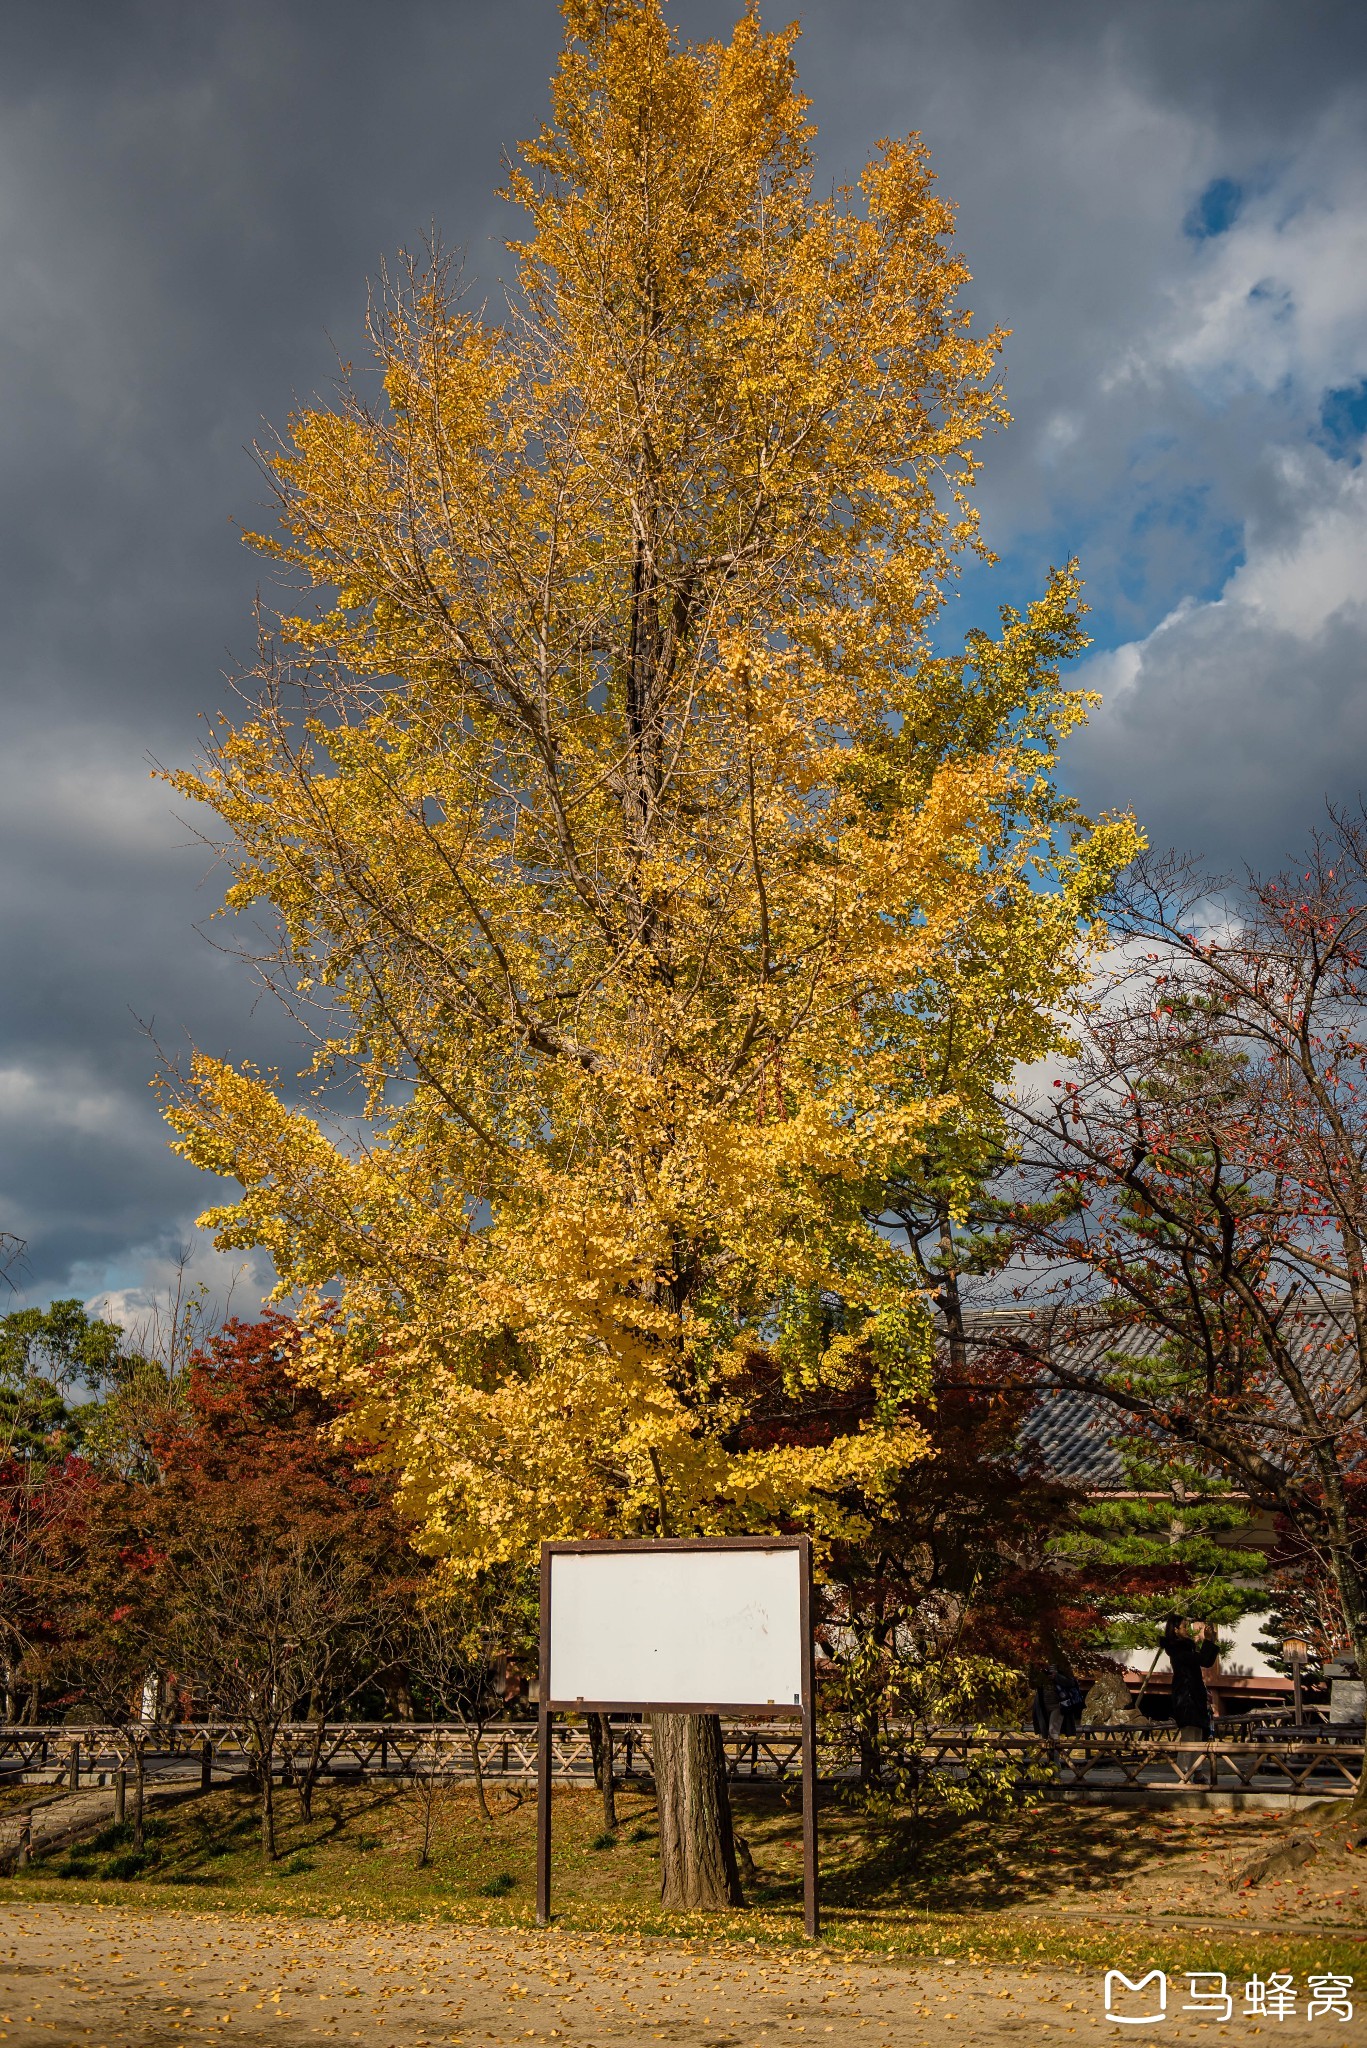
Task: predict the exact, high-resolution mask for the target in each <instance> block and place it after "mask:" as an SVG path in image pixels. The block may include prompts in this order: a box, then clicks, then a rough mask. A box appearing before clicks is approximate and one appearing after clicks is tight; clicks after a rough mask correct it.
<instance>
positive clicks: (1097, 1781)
mask: <svg viewBox="0 0 1367 2048" xmlns="http://www.w3.org/2000/svg"><path fill="white" fill-rule="evenodd" d="M1227 1727H1228V1724H1226V1729H1222V1730H1221V1731H1220V1732H1219V1734H1218V1735H1217V1737H1216V1739H1215V1740H1214V1741H1211V1742H1198V1743H1181V1742H1178V1741H1177V1740H1176V1739H1175V1732H1169V1733H1168V1734H1166V1735H1165V1734H1164V1733H1163V1731H1162V1730H1161V1729H1155V1730H1154V1731H1153V1732H1150V1731H1149V1730H1148V1729H1140V1730H1136V1729H1134V1728H1130V1727H1119V1728H1091V1729H1086V1730H1084V1731H1083V1732H1082V1733H1081V1734H1079V1735H1076V1736H1073V1737H1070V1738H1066V1739H1064V1738H1060V1739H1059V1740H1057V1741H1050V1740H1048V1739H1045V1738H1041V1737H1040V1736H1036V1735H998V1734H983V1733H981V1732H979V1731H975V1730H970V1729H952V1728H949V1729H947V1728H941V1729H936V1730H934V1731H932V1732H930V1733H924V1732H919V1731H916V1732H914V1731H912V1730H911V1729H907V1730H905V1731H903V1734H902V1740H901V1741H900V1743H899V1745H898V1747H897V1750H896V1753H895V1761H896V1763H897V1765H898V1767H899V1775H900V1776H901V1778H902V1781H903V1782H904V1783H905V1784H907V1785H908V1786H910V1787H912V1788H916V1789H921V1788H923V1789H924V1790H925V1791H926V1792H927V1793H928V1794H929V1793H932V1792H933V1790H934V1788H935V1787H936V1785H937V1783H938V1784H940V1785H945V1784H947V1783H949V1782H952V1781H954V1780H958V1781H960V1782H962V1781H964V1780H966V1779H968V1778H970V1777H973V1776H975V1775H976V1776H982V1775H984V1774H987V1773H990V1774H991V1775H992V1776H993V1778H994V1780H995V1782H997V1783H998V1784H999V1785H1000V1784H1003V1783H1006V1784H1008V1785H1009V1784H1015V1785H1016V1786H1017V1787H1018V1788H1019V1790H1020V1792H1021V1794H1022V1796H1023V1795H1024V1794H1026V1793H1027V1792H1028V1791H1031V1790H1035V1791H1039V1790H1046V1791H1050V1792H1052V1793H1054V1794H1063V1795H1065V1796H1067V1795H1070V1794H1071V1795H1074V1796H1076V1795H1078V1794H1092V1793H1094V1794H1103V1795H1104V1794H1106V1793H1108V1792H1109V1793H1112V1794H1119V1795H1120V1796H1122V1797H1123V1796H1126V1795H1133V1794H1134V1793H1136V1792H1144V1793H1171V1794H1175V1795H1177V1796H1179V1797H1181V1796H1183V1795H1188V1794H1193V1795H1194V1794H1198V1793H1202V1792H1207V1791H1210V1790H1216V1791H1229V1792H1273V1793H1283V1794H1297V1795H1299V1796H1302V1797H1311V1798H1334V1797H1345V1796H1347V1795H1349V1794H1350V1793H1352V1792H1354V1791H1355V1790H1356V1789H1357V1784H1358V1780H1359V1778H1360V1776H1361V1773H1362V1768H1363V1755H1364V1750H1363V1735H1362V1731H1361V1730H1360V1729H1353V1728H1348V1729H1344V1728H1332V1727H1325V1726H1323V1725H1321V1726H1317V1727H1307V1728H1300V1729H1293V1730H1285V1729H1275V1730H1272V1731H1268V1732H1266V1733H1264V1732H1262V1731H1260V1730H1258V1729H1257V1728H1248V1727H1244V1728H1236V1730H1235V1732H1233V1733H1229V1732H1227ZM478 1739H479V1756H480V1767H481V1769H482V1771H483V1773H484V1775H485V1776H486V1777H488V1778H491V1779H504V1780H510V1781H522V1782H528V1781H531V1780H533V1779H534V1778H535V1776H536V1723H535V1721H503V1722H497V1723H492V1724H490V1725H489V1726H488V1727H486V1728H485V1729H484V1730H483V1731H482V1733H481V1734H480V1736H479V1738H478ZM135 1740H139V1741H141V1742H142V1744H143V1748H144V1755H145V1758H146V1759H147V1760H148V1762H149V1763H151V1764H153V1765H154V1766H156V1767H157V1768H158V1770H159V1771H161V1772H164V1771H166V1770H167V1769H170V1770H172V1771H175V1770H176V1769H177V1763H178V1760H179V1763H180V1764H181V1765H182V1766H183V1765H191V1766H193V1764H194V1763H195V1762H196V1761H198V1763H199V1767H200V1770H201V1773H202V1777H203V1781H204V1782H206V1783H207V1782H208V1780H209V1777H210V1774H211V1773H216V1774H218V1775H219V1776H220V1777H221V1776H223V1775H224V1774H227V1775H230V1776H232V1775H239V1774H243V1773H245V1772H246V1771H247V1770H248V1769H250V1768H251V1766H252V1764H253V1761H254V1751H253V1741H252V1737H251V1734H250V1731H249V1730H248V1729H247V1728H246V1727H245V1726H244V1725H243V1724H240V1723H237V1722H232V1721H200V1722H176V1723H172V1724H169V1725H160V1726H157V1725H151V1724H149V1725H147V1726H144V1727H123V1728H118V1727H106V1728H98V1727H26V1726H23V1725H20V1726H4V1725H0V1777H3V1776H4V1775H8V1774H12V1773H13V1774H17V1773H20V1772H25V1771H47V1772H52V1773H53V1774H54V1775H57V1774H60V1775H61V1776H63V1777H64V1778H66V1779H67V1781H68V1782H69V1783H72V1784H78V1783H82V1782H90V1781H91V1779H92V1778H95V1777H98V1776H102V1775H103V1774H105V1773H106V1772H111V1771H114V1770H118V1769H127V1768H128V1766H129V1763H130V1761H131V1758H132V1754H133V1743H134V1741H135ZM722 1740H723V1744H724V1747H725V1751H726V1758H727V1768H728V1771H729V1774H730V1776H731V1777H732V1778H733V1779H739V1780H748V1779H768V1780H779V1781H782V1780H785V1779H795V1778H798V1777H800V1775H801V1749H802V1744H801V1736H800V1733H799V1732H797V1731H796V1730H792V1729H790V1728H789V1727H788V1726H787V1725H786V1724H783V1723H778V1722H754V1721H748V1722H747V1721H727V1722H723V1726H722ZM474 1741H475V1736H474V1733H473V1731H472V1730H471V1729H469V1728H468V1727H462V1726H461V1725H460V1724H459V1723H450V1722H441V1723H421V1722H411V1721H348V1722H341V1721H333V1722H329V1723H327V1724H325V1726H324V1727H323V1728H322V1730H321V1735H320V1730H319V1729H318V1727H317V1726H316V1724H314V1723H312V1722H298V1721H296V1722H289V1723H287V1724H285V1725H284V1726H282V1727H281V1729H280V1731H279V1734H278V1737H277V1742H276V1748H275V1751H274V1757H273V1761H274V1766H275V1769H276V1770H277V1771H279V1772H280V1773H282V1774H283V1775H284V1776H285V1777H286V1778H287V1779H288V1778H293V1777H297V1776H299V1775H301V1774H302V1773H303V1771H304V1770H305V1769H306V1768H307V1766H308V1763H309V1761H310V1759H312V1758H313V1757H314V1754H315V1744H316V1745H317V1752H316V1761H317V1766H318V1767H319V1768H320V1769H321V1770H322V1771H323V1772H325V1773H327V1774H329V1775H331V1776H334V1777H341V1778H361V1777H366V1778H373V1777H390V1778H420V1777H428V1776H435V1777H437V1778H441V1779H444V1780H450V1781H459V1780H468V1779H469V1778H471V1777H472V1776H473V1775H474V1768H475V1759H474V1753H473V1744H474ZM821 1761H822V1775H823V1777H827V1776H829V1777H830V1778H832V1779H836V1778H842V1777H849V1776H850V1775H852V1769H853V1767H852V1766H851V1765H849V1764H848V1763H845V1762H843V1761H842V1760H840V1759H838V1758H836V1757H835V1756H833V1755H831V1754H830V1753H829V1752H825V1753H823V1755H822V1760H821ZM551 1768H552V1773H553V1776H554V1777H555V1778H556V1779H557V1780H560V1781H564V1782H567V1783H584V1782H587V1781H591V1780H592V1776H593V1758H592V1754H591V1750H590V1745H589V1731H588V1727H587V1725H585V1724H583V1723H580V1724H578V1725H575V1724H573V1723H565V1722H556V1723H554V1724H553V1726H552V1764H551ZM613 1769H614V1774H615V1776H617V1777H618V1778H619V1779H624V1780H632V1779H637V1780H640V1779H646V1778H649V1776H650V1772H651V1761H650V1727H649V1723H648V1722H640V1721H623V1720H615V1721H614V1726H613Z"/></svg>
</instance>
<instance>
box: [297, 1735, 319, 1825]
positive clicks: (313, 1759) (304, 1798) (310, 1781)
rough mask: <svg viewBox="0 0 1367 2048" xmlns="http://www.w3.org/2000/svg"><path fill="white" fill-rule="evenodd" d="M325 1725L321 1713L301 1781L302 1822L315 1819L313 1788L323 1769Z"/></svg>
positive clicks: (300, 1803) (300, 1814)
mask: <svg viewBox="0 0 1367 2048" xmlns="http://www.w3.org/2000/svg"><path fill="white" fill-rule="evenodd" d="M324 1725H325V1724H324V1721H323V1716H322V1714H321V1712H320V1713H319V1714H318V1715H317V1716H316V1717H315V1719H314V1723H313V1738H312V1740H311V1741H310V1743H309V1755H308V1762H307V1763H306V1764H305V1766H304V1775H303V1777H302V1778H301V1779H300V1781H299V1818H300V1819H301V1820H312V1819H313V1788H314V1786H315V1785H316V1784H317V1783H318V1773H319V1771H320V1770H321V1769H322V1767H323V1764H322V1759H323V1728H324Z"/></svg>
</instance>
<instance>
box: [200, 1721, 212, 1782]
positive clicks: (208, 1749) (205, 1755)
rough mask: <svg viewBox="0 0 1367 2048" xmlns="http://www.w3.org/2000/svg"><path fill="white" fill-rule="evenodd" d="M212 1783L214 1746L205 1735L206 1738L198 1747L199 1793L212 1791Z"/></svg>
mask: <svg viewBox="0 0 1367 2048" xmlns="http://www.w3.org/2000/svg"><path fill="white" fill-rule="evenodd" d="M213 1782H214V1745H213V1742H212V1740H211V1738H210V1737H209V1736H207V1735H206V1736H205V1738H204V1740H203V1742H201V1743H200V1745H199V1789H200V1791H201V1792H208V1791H210V1790H212V1788H213Z"/></svg>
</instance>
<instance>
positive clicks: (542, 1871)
mask: <svg viewBox="0 0 1367 2048" xmlns="http://www.w3.org/2000/svg"><path fill="white" fill-rule="evenodd" d="M537 1670H538V1678H537V1692H536V1924H537V1926H538V1927H545V1926H547V1925H548V1923H549V1921H550V1917H551V1712H550V1708H549V1706H548V1705H547V1701H548V1700H549V1699H550V1696H551V1556H550V1552H549V1550H548V1549H547V1548H546V1546H545V1544H544V1543H543V1544H542V1546H541V1648H540V1654H539V1657H538V1660H537Z"/></svg>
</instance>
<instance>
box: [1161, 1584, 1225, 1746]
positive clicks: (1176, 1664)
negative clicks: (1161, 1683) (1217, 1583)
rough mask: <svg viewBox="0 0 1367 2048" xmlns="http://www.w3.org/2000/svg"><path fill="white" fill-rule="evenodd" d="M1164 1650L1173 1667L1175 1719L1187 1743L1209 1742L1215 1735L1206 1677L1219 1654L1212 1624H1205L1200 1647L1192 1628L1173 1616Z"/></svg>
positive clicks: (1168, 1622) (1170, 1620)
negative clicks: (1189, 1741) (1190, 1741)
mask: <svg viewBox="0 0 1367 2048" xmlns="http://www.w3.org/2000/svg"><path fill="white" fill-rule="evenodd" d="M1163 1649H1164V1651H1165V1653H1166V1655H1167V1659H1168V1662H1169V1664H1171V1666H1172V1718H1173V1720H1174V1721H1175V1722H1176V1723H1177V1726H1178V1728H1179V1729H1180V1730H1181V1732H1182V1735H1183V1736H1184V1737H1185V1738H1187V1739H1188V1740H1190V1739H1192V1738H1193V1737H1194V1739H1195V1740H1196V1741H1197V1742H1209V1741H1210V1740H1211V1738H1212V1736H1213V1735H1214V1732H1215V1731H1214V1728H1213V1726H1212V1723H1211V1715H1210V1695H1209V1693H1208V1692H1207V1691H1206V1680H1205V1674H1206V1672H1207V1671H1209V1669H1210V1667H1211V1665H1212V1664H1213V1663H1214V1662H1215V1659H1216V1658H1217V1657H1218V1656H1219V1654H1220V1646H1219V1644H1218V1643H1217V1641H1216V1639H1215V1628H1214V1625H1213V1623H1211V1622H1209V1621H1208V1622H1206V1623H1205V1625H1204V1627H1203V1629H1202V1632H1201V1641H1200V1643H1199V1644H1198V1643H1197V1642H1196V1640H1195V1638H1194V1636H1193V1635H1192V1631H1191V1624H1190V1623H1189V1622H1186V1621H1184V1620H1183V1619H1182V1618H1181V1616H1180V1615H1177V1614H1170V1615H1169V1616H1168V1617H1167V1621H1166V1623H1165V1624H1164V1628H1163Z"/></svg>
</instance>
